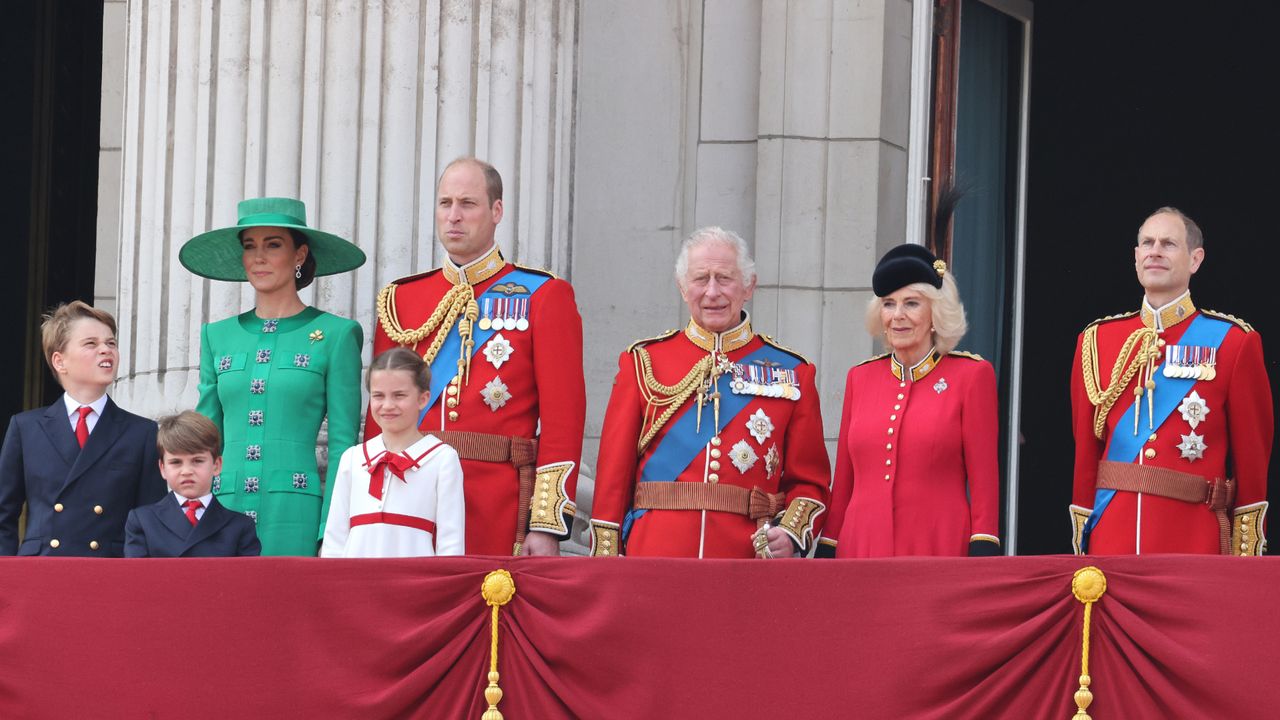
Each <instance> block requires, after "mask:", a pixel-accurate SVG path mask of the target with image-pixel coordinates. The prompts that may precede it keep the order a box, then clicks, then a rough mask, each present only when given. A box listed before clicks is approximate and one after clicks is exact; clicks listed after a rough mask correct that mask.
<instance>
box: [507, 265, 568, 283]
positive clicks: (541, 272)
mask: <svg viewBox="0 0 1280 720" xmlns="http://www.w3.org/2000/svg"><path fill="white" fill-rule="evenodd" d="M511 264H512V265H515V266H516V267H518V268H520V269H521V270H525V271H527V272H531V273H537V274H539V275H546V276H547V277H549V278H551V279H552V280H559V279H560V276H559V275H556V274H555V273H553V272H551V271H550V270H548V269H546V268H540V267H533V266H532V265H521V264H520V263H511Z"/></svg>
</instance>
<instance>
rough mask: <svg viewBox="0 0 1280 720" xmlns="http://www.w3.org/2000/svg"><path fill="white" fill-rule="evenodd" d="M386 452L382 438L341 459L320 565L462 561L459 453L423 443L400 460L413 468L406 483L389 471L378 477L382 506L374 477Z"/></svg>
mask: <svg viewBox="0 0 1280 720" xmlns="http://www.w3.org/2000/svg"><path fill="white" fill-rule="evenodd" d="M386 451H387V449H386V446H385V445H384V444H383V442H382V436H381V435H379V436H377V437H375V438H372V439H370V440H367V441H365V443H364V444H363V445H356V446H355V447H352V448H348V449H347V451H346V452H344V453H342V460H341V462H340V463H339V464H338V472H337V474H336V475H335V476H334V480H333V498H332V500H331V503H330V505H329V520H328V522H327V523H326V524H325V529H324V543H323V544H322V545H321V546H320V557H381V558H388V557H431V556H435V555H461V554H463V551H464V547H463V538H464V535H465V532H466V506H465V504H464V501H463V495H462V465H461V463H459V462H458V453H457V451H456V450H454V449H453V448H452V447H449V446H448V445H446V444H444V443H443V442H440V440H438V439H437V438H435V437H432V436H430V435H426V436H424V437H423V438H422V439H421V440H419V441H417V442H416V443H414V444H413V445H411V446H409V447H408V448H407V449H406V450H405V451H404V452H403V453H402V454H403V455H405V456H406V457H407V458H409V459H410V460H411V461H412V463H411V467H409V468H408V469H407V470H405V472H404V479H403V480H401V479H400V478H398V477H396V476H395V474H394V473H393V472H392V471H391V469H390V468H383V469H382V470H381V471H380V474H381V475H382V481H383V485H382V497H381V499H379V498H376V497H374V496H373V494H372V493H371V485H372V484H373V482H372V481H373V478H372V477H371V476H370V475H369V470H370V468H371V467H373V466H374V465H376V464H377V462H378V459H379V458H380V457H381V456H382V455H383V453H385V452H386Z"/></svg>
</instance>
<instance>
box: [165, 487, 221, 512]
mask: <svg viewBox="0 0 1280 720" xmlns="http://www.w3.org/2000/svg"><path fill="white" fill-rule="evenodd" d="M170 494H171V495H173V497H174V499H175V500H177V501H178V507H185V506H186V504H187V501H188V500H199V501H200V504H201V505H203V506H204V508H205V509H206V510H208V509H209V503H210V502H211V501H212V500H213V493H209V494H207V495H201V496H200V497H198V498H184V497H182V496H181V495H179V494H178V493H176V492H173V491H170Z"/></svg>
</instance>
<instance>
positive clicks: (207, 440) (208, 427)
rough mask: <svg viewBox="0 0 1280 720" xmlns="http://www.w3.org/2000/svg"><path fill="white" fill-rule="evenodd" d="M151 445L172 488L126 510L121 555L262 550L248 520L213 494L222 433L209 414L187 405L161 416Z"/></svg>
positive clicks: (219, 469) (223, 553)
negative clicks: (193, 409)
mask: <svg viewBox="0 0 1280 720" xmlns="http://www.w3.org/2000/svg"><path fill="white" fill-rule="evenodd" d="M156 450H157V453H158V454H159V455H160V474H161V475H164V479H165V482H167V483H169V490H170V491H171V492H170V493H169V494H168V495H166V496H164V497H162V498H160V501H159V502H157V503H155V504H152V505H147V506H145V507H140V508H136V509H135V510H133V511H131V512H130V513H129V521H128V522H127V523H125V527H124V532H125V546H124V556H125V557H233V556H244V555H261V554H262V543H261V542H259V541H258V533H257V531H256V530H255V529H254V526H253V520H252V519H250V518H249V516H248V515H243V514H241V513H238V512H232V511H231V510H228V509H227V508H226V507H224V506H223V504H222V503H220V502H218V498H216V497H214V496H213V477H214V476H215V475H217V474H218V473H220V472H222V436H221V435H219V434H218V426H216V425H214V424H213V421H212V420H210V419H209V418H207V417H205V416H203V415H201V414H200V413H197V412H193V411H191V410H187V411H185V412H182V413H179V414H177V415H172V416H169V417H164V418H160V432H159V433H158V434H157V436H156Z"/></svg>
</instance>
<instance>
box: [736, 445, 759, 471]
mask: <svg viewBox="0 0 1280 720" xmlns="http://www.w3.org/2000/svg"><path fill="white" fill-rule="evenodd" d="M759 459H760V456H759V455H756V451H755V450H752V449H751V445H750V444H749V443H748V442H747V441H746V440H739V441H738V442H736V443H734V445H733V447H731V448H729V460H730V461H731V462H733V466H734V467H736V468H738V472H740V473H746V472H747V471H748V470H750V469H751V466H752V465H755V464H756V461H757V460H759Z"/></svg>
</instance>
